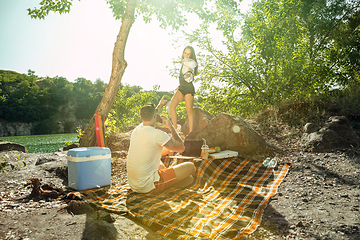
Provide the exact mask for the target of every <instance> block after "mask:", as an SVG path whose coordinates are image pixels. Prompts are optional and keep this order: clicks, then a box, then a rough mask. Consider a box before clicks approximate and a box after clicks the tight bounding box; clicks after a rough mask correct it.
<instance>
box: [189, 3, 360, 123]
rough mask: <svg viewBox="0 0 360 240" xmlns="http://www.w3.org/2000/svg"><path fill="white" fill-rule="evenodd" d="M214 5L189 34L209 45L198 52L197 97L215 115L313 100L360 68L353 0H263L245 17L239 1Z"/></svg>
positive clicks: (357, 10)
mask: <svg viewBox="0 0 360 240" xmlns="http://www.w3.org/2000/svg"><path fill="white" fill-rule="evenodd" d="M230 2H232V1H230ZM214 9H216V11H212V12H210V13H207V14H205V15H203V16H201V15H199V16H200V17H202V18H203V19H204V23H203V24H202V25H201V28H199V29H197V30H196V31H194V32H193V33H191V34H187V38H188V39H189V41H191V42H197V45H198V46H199V47H200V48H201V49H204V50H206V51H207V52H208V53H207V54H204V55H202V56H201V59H200V58H199V59H200V60H199V62H200V64H201V65H202V66H203V69H202V71H200V76H199V77H198V78H199V79H200V81H201V88H200V91H199V102H200V104H201V106H202V107H203V108H205V109H208V110H209V111H210V112H211V113H213V114H217V113H218V112H219V111H226V112H230V113H233V114H235V115H241V116H243V117H246V116H249V115H252V114H254V113H256V112H259V111H261V110H264V109H266V108H267V107H270V106H275V105H278V106H280V105H282V104H287V103H290V102H299V101H307V100H309V99H314V98H316V96H320V95H323V94H324V93H326V92H328V91H329V90H331V89H332V88H333V87H339V86H341V87H346V86H347V85H348V84H349V81H351V79H353V78H354V76H355V74H356V73H357V72H358V71H359V62H358V61H357V60H356V59H358V57H359V55H358V54H359V36H360V34H359V33H360V32H359V30H360V29H359V22H360V20H359V19H360V17H359V13H360V5H359V4H358V2H357V1H355V0H351V1H325V0H315V1H309V0H291V1H284V0H271V1H269V0H259V1H255V2H254V3H253V5H252V8H251V10H250V11H249V12H248V13H247V14H246V15H244V16H243V15H241V14H240V12H239V6H238V5H237V4H235V3H232V4H225V5H222V6H218V5H216V7H215V8H214ZM210 23H214V24H216V26H217V30H218V31H220V32H221V33H222V35H223V37H224V41H223V44H224V47H225V49H222V50H220V49H219V48H215V47H214V46H213V45H212V44H211V42H212V41H211V37H210V35H209V31H210V30H209V28H210V26H211V24H210Z"/></svg>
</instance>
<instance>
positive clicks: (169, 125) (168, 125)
mask: <svg viewBox="0 0 360 240" xmlns="http://www.w3.org/2000/svg"><path fill="white" fill-rule="evenodd" d="M160 118H161V119H162V121H163V122H162V125H163V126H164V127H166V128H168V129H170V130H171V128H174V127H173V125H172V123H171V121H170V119H169V118H167V117H166V116H164V115H160Z"/></svg>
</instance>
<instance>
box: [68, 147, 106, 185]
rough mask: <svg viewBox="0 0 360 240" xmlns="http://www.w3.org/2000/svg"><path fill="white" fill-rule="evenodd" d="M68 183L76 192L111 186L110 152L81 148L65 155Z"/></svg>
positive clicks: (103, 148)
mask: <svg viewBox="0 0 360 240" xmlns="http://www.w3.org/2000/svg"><path fill="white" fill-rule="evenodd" d="M66 158H67V160H68V183H69V187H70V188H73V189H76V190H86V189H91V188H98V187H103V186H108V185H110V184H111V152H110V149H109V148H106V147H82V148H73V149H70V150H69V151H68V153H67V157H66Z"/></svg>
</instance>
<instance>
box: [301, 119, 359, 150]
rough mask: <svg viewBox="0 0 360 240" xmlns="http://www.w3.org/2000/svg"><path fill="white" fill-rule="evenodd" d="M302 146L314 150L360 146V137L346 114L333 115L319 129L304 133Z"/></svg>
mask: <svg viewBox="0 0 360 240" xmlns="http://www.w3.org/2000/svg"><path fill="white" fill-rule="evenodd" d="M300 146H302V147H303V148H307V149H310V150H312V151H314V152H331V151H333V150H338V149H339V150H346V149H354V148H358V147H360V138H359V136H357V134H356V133H355V131H354V130H353V129H352V127H351V125H350V122H349V120H348V119H347V118H346V117H345V116H332V117H330V118H329V120H328V121H327V122H326V123H325V125H324V126H323V127H322V128H321V129H320V130H318V131H315V132H312V133H309V134H308V133H306V132H305V133H304V135H303V137H302V139H301V142H300Z"/></svg>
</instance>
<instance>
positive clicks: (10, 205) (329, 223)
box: [0, 132, 360, 240]
mask: <svg viewBox="0 0 360 240" xmlns="http://www.w3.org/2000/svg"><path fill="white" fill-rule="evenodd" d="M279 134H281V135H282V136H285V134H284V133H279ZM263 135H264V137H265V138H266V141H267V142H268V143H270V144H271V145H272V146H273V147H274V148H275V149H277V150H276V154H277V158H278V164H285V163H286V162H290V163H291V167H290V171H289V173H288V175H287V176H286V178H285V180H284V181H283V183H282V184H281V185H280V187H279V190H278V193H277V194H276V195H275V196H274V197H273V198H272V199H271V201H270V203H269V204H268V206H267V207H266V209H265V211H264V214H263V217H262V221H261V224H260V226H259V227H258V228H257V230H256V231H255V232H254V233H252V234H249V235H248V236H247V237H246V239H252V240H255V239H256V240H265V239H306V240H307V239H309V240H319V239H321V240H325V239H327V240H329V239H330V240H345V239H347V240H355V239H360V231H359V228H360V219H359V210H360V207H359V205H360V177H359V176H360V174H359V173H360V153H359V151H357V150H355V149H354V150H346V151H340V150H337V151H333V152H328V153H314V152H311V151H304V150H303V149H301V148H300V147H299V142H300V134H299V135H296V134H295V135H294V134H293V135H291V136H288V137H283V138H278V137H274V136H273V135H270V134H266V132H264V133H263ZM4 154H5V153H1V154H0V158H1V159H3V157H4ZM6 154H7V155H8V156H9V157H10V158H11V161H12V162H13V163H14V164H15V163H17V161H18V158H17V154H18V155H19V156H20V159H24V158H26V162H27V165H26V167H22V168H19V167H17V166H16V167H15V169H14V170H10V169H8V170H9V171H8V174H2V175H0V217H1V218H2V219H4V221H2V222H1V223H0V239H69V238H71V239H167V238H165V237H162V236H159V235H157V234H156V233H154V232H153V231H152V230H151V229H150V228H148V227H146V226H143V225H142V224H140V223H138V222H136V221H134V220H133V219H130V218H128V217H127V216H121V215H117V214H108V213H105V212H100V213H99V214H97V213H96V212H95V211H94V210H93V209H91V208H89V207H87V206H79V207H78V208H75V209H74V208H69V207H68V204H67V202H65V201H63V200H43V199H41V200H36V199H29V195H30V193H31V188H30V187H24V184H25V183H26V182H27V181H28V180H27V179H28V178H31V177H39V178H41V179H42V182H43V183H52V184H54V186H56V187H61V188H65V187H66V186H67V180H66V179H67V178H66V176H65V175H66V170H65V169H66V154H65V153H64V152H54V153H35V154H31V153H21V152H8V153H6ZM125 183H126V168H125V158H118V159H112V185H114V186H115V185H122V184H125Z"/></svg>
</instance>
